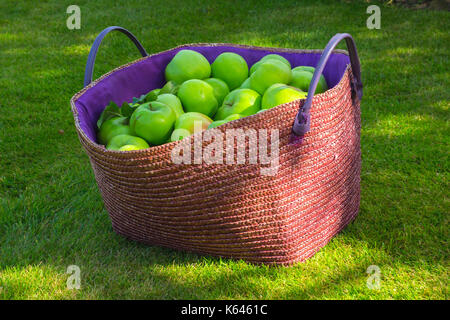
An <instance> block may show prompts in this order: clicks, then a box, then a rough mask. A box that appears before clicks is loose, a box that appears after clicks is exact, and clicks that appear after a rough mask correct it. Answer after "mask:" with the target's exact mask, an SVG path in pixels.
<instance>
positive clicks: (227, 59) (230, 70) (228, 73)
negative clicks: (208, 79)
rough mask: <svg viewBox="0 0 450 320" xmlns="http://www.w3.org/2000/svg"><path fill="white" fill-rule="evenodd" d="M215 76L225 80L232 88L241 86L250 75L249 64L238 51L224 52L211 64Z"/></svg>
mask: <svg viewBox="0 0 450 320" xmlns="http://www.w3.org/2000/svg"><path fill="white" fill-rule="evenodd" d="M211 72H212V76H213V77H214V78H219V79H221V80H223V81H225V82H226V83H227V85H228V88H229V89H230V90H233V89H236V88H237V87H239V86H240V85H241V84H242V82H244V80H245V79H247V77H248V65H247V62H245V60H244V58H242V57H241V56H240V55H238V54H237V53H233V52H224V53H222V54H220V55H219V56H218V57H217V58H216V60H214V62H213V63H212V65H211Z"/></svg>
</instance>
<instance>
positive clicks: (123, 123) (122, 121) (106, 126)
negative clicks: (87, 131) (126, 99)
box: [97, 117, 131, 145]
mask: <svg viewBox="0 0 450 320" xmlns="http://www.w3.org/2000/svg"><path fill="white" fill-rule="evenodd" d="M128 122H129V121H128V118H127V117H114V118H111V119H108V120H106V121H105V122H103V123H102V125H101V127H100V130H99V131H98V134H97V139H98V142H99V143H101V144H104V145H106V144H107V143H108V142H109V141H110V140H111V139H112V138H113V137H114V136H117V135H119V134H131V129H130V126H129V125H128V124H129V123H128Z"/></svg>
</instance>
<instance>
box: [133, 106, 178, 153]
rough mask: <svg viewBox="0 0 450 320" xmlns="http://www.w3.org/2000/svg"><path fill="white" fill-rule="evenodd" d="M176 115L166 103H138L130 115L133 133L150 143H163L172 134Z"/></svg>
mask: <svg viewBox="0 0 450 320" xmlns="http://www.w3.org/2000/svg"><path fill="white" fill-rule="evenodd" d="M175 120H176V115H175V112H174V111H173V110H172V108H171V107H169V106H168V105H166V104H164V103H161V102H157V101H152V102H148V103H145V104H142V105H140V106H139V107H138V108H137V109H136V110H135V111H134V112H133V114H132V115H131V118H130V127H131V130H132V131H133V133H134V134H135V135H136V136H138V137H141V138H143V139H145V140H146V141H147V142H148V143H150V144H152V145H160V144H163V143H164V142H165V141H166V140H167V139H168V138H169V137H170V135H171V134H172V130H173V127H174V124H175Z"/></svg>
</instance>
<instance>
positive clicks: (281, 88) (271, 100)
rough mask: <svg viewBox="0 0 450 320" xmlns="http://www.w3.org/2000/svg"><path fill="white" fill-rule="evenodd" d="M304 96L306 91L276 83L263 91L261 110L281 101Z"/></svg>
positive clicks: (281, 102)
mask: <svg viewBox="0 0 450 320" xmlns="http://www.w3.org/2000/svg"><path fill="white" fill-rule="evenodd" d="M304 98H306V92H303V91H301V90H300V89H298V88H295V87H291V86H288V85H285V84H281V83H276V84H273V85H272V86H270V87H269V88H268V89H267V90H266V92H265V93H264V96H263V98H262V102H261V107H262V109H263V110H265V109H270V108H273V107H276V106H278V105H280V104H283V103H288V102H291V101H294V100H297V99H304Z"/></svg>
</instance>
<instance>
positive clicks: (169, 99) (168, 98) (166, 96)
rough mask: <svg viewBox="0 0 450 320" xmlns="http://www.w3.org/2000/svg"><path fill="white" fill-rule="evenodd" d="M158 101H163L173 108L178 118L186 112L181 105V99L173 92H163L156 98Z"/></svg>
mask: <svg viewBox="0 0 450 320" xmlns="http://www.w3.org/2000/svg"><path fill="white" fill-rule="evenodd" d="M156 101H157V102H162V103H164V104H166V105H168V106H169V107H171V108H172V110H173V112H175V117H176V118H178V117H179V116H181V115H182V114H183V113H184V110H183V106H182V105H181V101H180V99H179V98H178V97H177V96H176V95H174V94H171V93H163V94H160V95H159V96H158V98H156Z"/></svg>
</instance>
